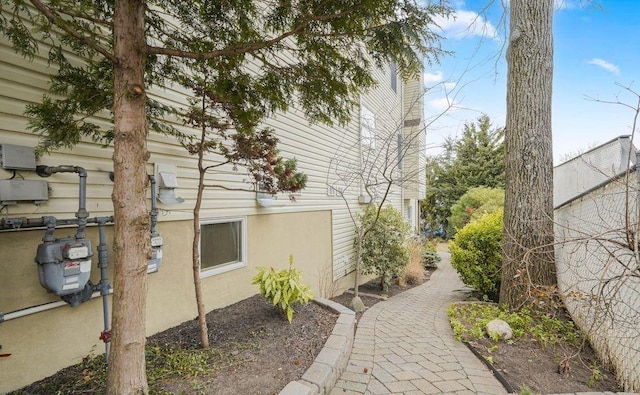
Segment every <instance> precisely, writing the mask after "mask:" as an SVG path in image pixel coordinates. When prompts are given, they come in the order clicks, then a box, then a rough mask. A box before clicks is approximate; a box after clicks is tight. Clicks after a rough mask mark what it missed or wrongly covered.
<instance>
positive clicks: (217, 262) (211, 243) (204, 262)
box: [200, 218, 247, 278]
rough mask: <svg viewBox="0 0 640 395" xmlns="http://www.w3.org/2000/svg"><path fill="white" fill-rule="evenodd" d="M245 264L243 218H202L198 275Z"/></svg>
mask: <svg viewBox="0 0 640 395" xmlns="http://www.w3.org/2000/svg"><path fill="white" fill-rule="evenodd" d="M245 266H247V219H246V218H225V219H217V220H206V221H203V222H202V223H201V224H200V277H201V278H204V277H209V276H213V275H216V274H220V273H225V272H228V271H230V270H235V269H239V268H241V267H245Z"/></svg>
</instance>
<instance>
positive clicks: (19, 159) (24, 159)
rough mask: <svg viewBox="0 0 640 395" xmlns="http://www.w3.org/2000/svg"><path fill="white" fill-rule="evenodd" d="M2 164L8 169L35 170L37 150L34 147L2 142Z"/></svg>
mask: <svg viewBox="0 0 640 395" xmlns="http://www.w3.org/2000/svg"><path fill="white" fill-rule="evenodd" d="M0 166H1V167H2V168H3V169H7V170H35V169H36V154H35V151H34V150H33V148H32V147H24V146H22V145H13V144H0Z"/></svg>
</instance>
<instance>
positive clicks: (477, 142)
mask: <svg viewBox="0 0 640 395" xmlns="http://www.w3.org/2000/svg"><path fill="white" fill-rule="evenodd" d="M503 137H504V131H503V129H502V128H498V129H495V128H492V127H491V121H490V119H489V117H488V116H486V115H482V116H480V117H479V118H478V120H477V121H476V122H468V123H466V124H465V125H464V131H463V133H462V136H460V137H459V138H448V139H447V140H445V143H444V148H445V151H444V152H443V153H442V154H441V155H439V156H437V157H435V158H430V159H429V160H428V161H427V194H426V198H425V200H423V202H422V205H423V213H424V216H425V220H426V221H427V226H429V227H430V228H431V229H432V230H435V229H438V228H440V227H441V226H442V227H443V228H444V229H447V230H448V234H449V235H451V234H452V233H451V229H450V227H449V223H448V220H447V218H449V217H450V216H451V207H452V206H453V205H454V203H455V202H456V201H457V200H458V199H459V198H460V197H461V196H462V195H464V194H465V192H467V191H468V190H469V189H470V188H473V187H480V186H484V187H490V188H504V141H503Z"/></svg>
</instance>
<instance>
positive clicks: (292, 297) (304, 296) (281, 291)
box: [251, 255, 313, 323]
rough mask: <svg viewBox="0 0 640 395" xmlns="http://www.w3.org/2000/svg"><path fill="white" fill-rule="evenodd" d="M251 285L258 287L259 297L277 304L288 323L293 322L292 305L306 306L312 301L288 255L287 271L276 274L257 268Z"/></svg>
mask: <svg viewBox="0 0 640 395" xmlns="http://www.w3.org/2000/svg"><path fill="white" fill-rule="evenodd" d="M251 284H258V285H259V286H260V295H262V296H264V297H266V298H267V299H268V300H269V301H270V302H271V303H273V305H274V306H275V305H277V304H279V306H278V307H279V309H280V312H281V313H282V314H285V315H286V316H287V319H288V320H289V323H291V322H292V321H293V313H294V311H293V305H294V304H295V303H303V304H306V303H308V302H309V300H310V299H313V295H312V294H311V291H310V289H311V288H310V287H309V286H308V285H304V284H302V273H301V272H300V270H298V269H294V268H293V255H289V269H282V270H280V271H279V272H276V270H275V269H274V268H272V267H271V268H269V269H267V268H264V267H259V268H258V274H256V275H255V277H253V282H252V283H251Z"/></svg>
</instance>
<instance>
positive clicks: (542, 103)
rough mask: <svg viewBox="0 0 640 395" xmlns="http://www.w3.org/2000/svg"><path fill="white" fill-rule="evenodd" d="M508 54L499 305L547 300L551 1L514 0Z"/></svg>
mask: <svg viewBox="0 0 640 395" xmlns="http://www.w3.org/2000/svg"><path fill="white" fill-rule="evenodd" d="M510 8H511V13H510V19H511V21H510V37H509V48H508V50H507V64H508V74H507V122H506V130H505V176H506V189H505V212H504V234H503V246H504V251H503V265H502V285H501V288H500V302H502V303H505V304H506V305H507V306H508V307H510V308H517V307H520V306H522V305H525V304H531V303H536V302H539V301H540V299H542V301H544V299H546V298H547V296H550V295H549V294H550V290H551V289H552V288H553V287H552V286H553V285H555V284H556V273H555V261H554V252H553V240H554V236H553V156H552V151H551V92H552V80H553V34H552V17H553V0H536V1H530V0H511V3H510Z"/></svg>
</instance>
